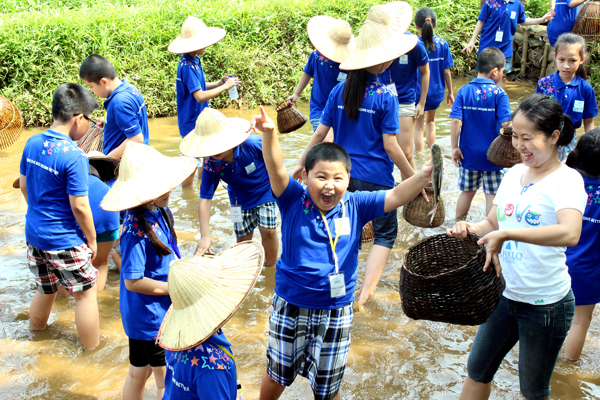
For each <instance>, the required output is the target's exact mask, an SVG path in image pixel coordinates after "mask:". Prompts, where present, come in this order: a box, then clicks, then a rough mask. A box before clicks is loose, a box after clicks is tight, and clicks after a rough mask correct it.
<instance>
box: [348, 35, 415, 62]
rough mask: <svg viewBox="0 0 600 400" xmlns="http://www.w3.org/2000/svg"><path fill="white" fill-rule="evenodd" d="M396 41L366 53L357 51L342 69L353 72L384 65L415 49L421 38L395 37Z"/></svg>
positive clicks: (411, 36)
mask: <svg viewBox="0 0 600 400" xmlns="http://www.w3.org/2000/svg"><path fill="white" fill-rule="evenodd" d="M395 36H396V38H395V39H394V40H391V41H388V42H386V43H382V44H381V45H379V46H376V47H372V48H369V49H368V50H366V51H359V50H355V51H354V52H353V53H352V54H351V55H350V57H348V58H347V59H346V60H345V61H344V62H343V63H342V64H341V65H340V69H343V70H346V71H352V70H357V69H364V68H369V67H372V66H374V65H378V64H382V63H385V62H388V61H392V60H395V59H396V58H398V57H400V56H402V55H404V54H406V53H408V52H409V51H411V50H412V49H414V48H415V46H416V45H417V42H418V41H419V38H418V37H417V36H416V35H405V34H401V35H399V36H400V37H399V38H398V37H397V36H398V35H395Z"/></svg>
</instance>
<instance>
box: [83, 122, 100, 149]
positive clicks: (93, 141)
mask: <svg viewBox="0 0 600 400" xmlns="http://www.w3.org/2000/svg"><path fill="white" fill-rule="evenodd" d="M77 146H78V147H79V148H80V149H81V150H83V151H84V152H85V153H89V152H90V151H99V152H101V153H102V152H103V151H104V129H102V128H101V127H99V126H98V125H94V126H93V127H91V128H90V129H89V130H88V131H87V132H86V134H85V135H83V137H82V138H81V139H79V142H77Z"/></svg>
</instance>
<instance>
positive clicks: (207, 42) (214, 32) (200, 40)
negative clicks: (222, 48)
mask: <svg viewBox="0 0 600 400" xmlns="http://www.w3.org/2000/svg"><path fill="white" fill-rule="evenodd" d="M226 33H227V32H226V31H225V29H221V28H213V27H206V28H204V29H203V30H202V32H201V33H199V34H198V36H194V37H192V38H189V39H182V38H181V36H178V37H177V39H175V40H173V41H172V42H171V44H170V45H169V47H168V50H169V52H170V53H173V54H185V53H191V52H193V51H197V50H200V49H204V48H206V47H208V46H212V45H213V44H215V43H217V42H219V41H221V40H222V39H223V38H224V37H225V34H226Z"/></svg>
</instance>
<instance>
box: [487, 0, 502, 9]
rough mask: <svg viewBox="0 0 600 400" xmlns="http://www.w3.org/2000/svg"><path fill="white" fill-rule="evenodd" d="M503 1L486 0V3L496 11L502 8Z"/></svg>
mask: <svg viewBox="0 0 600 400" xmlns="http://www.w3.org/2000/svg"><path fill="white" fill-rule="evenodd" d="M502 3H503V1H502V0H486V1H485V4H486V5H487V6H488V7H489V8H492V9H493V10H492V11H496V10H498V9H500V7H501V6H502Z"/></svg>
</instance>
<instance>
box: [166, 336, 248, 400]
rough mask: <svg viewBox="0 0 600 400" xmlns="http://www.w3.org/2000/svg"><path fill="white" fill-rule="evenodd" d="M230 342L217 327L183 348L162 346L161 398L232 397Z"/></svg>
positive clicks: (234, 381) (233, 374)
mask: <svg viewBox="0 0 600 400" xmlns="http://www.w3.org/2000/svg"><path fill="white" fill-rule="evenodd" d="M219 346H221V347H223V348H225V349H226V350H227V351H228V352H229V353H230V354H232V355H233V353H232V352H231V344H230V343H229V341H227V338H226V337H225V334H223V332H222V331H221V330H219V331H218V332H217V333H215V334H214V335H212V336H211V337H210V338H208V339H207V340H206V341H205V342H203V343H202V344H199V345H198V346H196V347H195V348H193V349H190V350H185V351H170V350H165V358H166V360H167V373H166V375H165V394H164V397H163V400H235V399H236V398H237V378H236V372H235V371H236V369H235V368H236V367H235V361H234V360H233V359H232V358H231V357H230V356H229V355H228V354H227V353H226V352H225V351H223V350H222V349H221V348H220V347H219Z"/></svg>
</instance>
